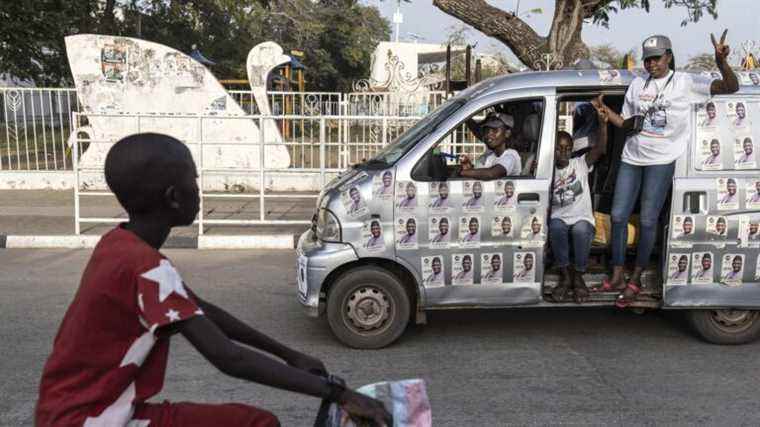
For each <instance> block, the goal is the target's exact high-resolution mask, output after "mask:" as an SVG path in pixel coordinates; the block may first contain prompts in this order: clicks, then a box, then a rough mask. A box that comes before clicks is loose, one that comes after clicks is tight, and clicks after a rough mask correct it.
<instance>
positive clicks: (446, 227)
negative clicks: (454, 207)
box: [428, 216, 454, 249]
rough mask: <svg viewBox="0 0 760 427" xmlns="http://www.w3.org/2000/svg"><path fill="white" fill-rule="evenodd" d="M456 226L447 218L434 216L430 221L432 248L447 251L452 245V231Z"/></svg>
mask: <svg viewBox="0 0 760 427" xmlns="http://www.w3.org/2000/svg"><path fill="white" fill-rule="evenodd" d="M453 228H454V224H452V223H451V221H450V220H449V218H448V217H446V216H433V217H430V219H429V220H428V239H429V240H430V247H431V248H437V249H445V248H448V247H449V243H451V230H452V229H453Z"/></svg>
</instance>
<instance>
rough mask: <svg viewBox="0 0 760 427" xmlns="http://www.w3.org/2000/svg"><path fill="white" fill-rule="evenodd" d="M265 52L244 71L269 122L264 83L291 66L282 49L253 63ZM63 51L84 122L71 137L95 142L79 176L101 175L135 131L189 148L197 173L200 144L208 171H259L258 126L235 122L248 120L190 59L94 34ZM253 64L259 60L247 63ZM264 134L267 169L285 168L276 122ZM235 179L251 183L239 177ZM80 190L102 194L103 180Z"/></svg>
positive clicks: (68, 42)
mask: <svg viewBox="0 0 760 427" xmlns="http://www.w3.org/2000/svg"><path fill="white" fill-rule="evenodd" d="M272 44H274V43H272ZM262 45H267V46H269V43H263V44H262ZM262 45H259V46H257V47H255V48H254V49H253V50H252V51H251V55H249V59H248V62H249V66H248V69H249V76H250V77H249V78H250V80H251V88H252V89H253V90H254V96H255V99H256V102H257V104H258V105H259V108H260V109H261V111H262V114H267V113H268V103H267V99H266V76H267V74H268V73H269V72H270V71H271V70H272V69H273V68H274V67H275V66H277V65H279V64H281V63H282V62H285V61H284V59H285V60H289V59H290V58H288V57H287V56H284V55H281V52H282V49H280V51H279V52H280V55H278V56H276V57H275V58H274V59H271V58H265V57H264V56H265V55H264V54H258V56H257V54H254V52H255V51H257V48H259V49H258V52H261V49H260V46H262ZM275 46H276V44H275ZM277 48H279V46H277ZM66 51H67V54H68V59H69V64H70V67H71V72H72V75H73V76H74V82H75V84H76V89H77V95H78V97H79V100H80V105H81V106H82V114H83V115H84V116H86V120H87V126H84V127H80V128H77V129H75V130H74V132H73V133H72V138H73V137H76V135H77V134H79V133H82V132H84V133H86V134H88V137H89V138H90V139H92V140H93V143H91V144H90V146H89V147H88V148H87V150H86V151H85V152H84V154H83V155H82V156H81V158H80V166H81V167H82V168H87V169H90V168H92V169H96V170H98V169H102V167H103V162H104V160H105V156H106V154H107V152H108V149H109V148H110V146H111V145H112V144H113V143H114V142H116V141H117V140H119V139H120V138H122V137H124V136H127V135H130V134H133V133H136V132H138V131H139V132H160V133H165V134H168V135H171V136H173V137H175V138H178V139H180V140H182V141H184V142H186V143H187V144H188V146H189V148H190V150H191V151H192V152H193V156H194V157H195V161H196V163H197V164H198V165H199V166H200V165H201V163H200V158H199V156H198V154H199V153H198V145H197V143H198V142H199V141H200V139H201V138H203V159H202V166H203V168H205V169H235V168H246V169H257V168H258V167H259V164H260V163H259V162H260V159H259V155H260V150H261V147H260V146H258V144H259V143H260V139H261V134H260V130H259V128H258V126H257V124H256V122H255V121H254V120H251V119H247V118H234V116H238V117H241V116H245V115H246V113H245V112H244V111H243V110H242V109H241V108H240V106H239V105H238V104H237V103H236V102H235V100H234V99H232V97H231V96H230V95H229V94H228V93H227V91H226V90H225V89H224V87H222V85H221V84H220V83H219V82H218V81H217V79H216V78H215V77H214V76H213V75H212V74H211V72H210V71H209V70H208V69H206V67H204V66H203V65H201V64H200V63H198V62H197V61H195V60H194V59H192V58H191V57H190V56H188V55H185V54H184V53H182V52H179V51H177V50H175V49H172V48H170V47H167V46H164V45H161V44H158V43H152V42H148V41H144V40H140V39H133V38H127V37H115V36H102V35H92V34H85V35H76V36H69V37H66ZM251 56H253V57H254V58H257V59H254V60H253V61H252V59H251ZM257 61H258V62H257ZM252 63H253V64H255V66H256V67H258V68H256V71H257V73H256V76H255V77H254V76H252V75H251V74H250V73H251V70H252V67H251V64H252ZM134 115H139V117H135V116H134ZM201 116H212V117H205V118H203V119H200V117H201ZM268 122H272V123H268ZM80 124H81V123H80ZM264 131H265V132H264V137H265V139H266V143H267V145H266V147H265V153H264V156H265V158H264V161H265V163H266V167H267V168H268V169H272V168H287V167H288V166H289V165H290V155H289V153H288V151H287V148H286V147H285V146H284V145H278V144H281V143H282V137H281V135H280V133H279V131H278V130H277V127H276V126H275V125H274V123H273V121H271V120H267V121H265V126H264ZM243 143H245V145H242V144H243ZM251 143H253V144H256V145H252V144H251ZM238 144H241V145H238ZM268 144H275V145H268ZM235 179H238V180H240V182H241V183H243V182H248V181H250V180H248V179H245V177H242V176H241V177H239V178H235ZM88 181H91V182H88ZM98 181H100V182H98ZM82 183H83V184H85V185H88V184H89V185H91V186H93V187H100V186H101V185H102V173H99V174H92V176H89V177H85V178H83V181H82ZM99 183H100V184H101V185H98V184H99Z"/></svg>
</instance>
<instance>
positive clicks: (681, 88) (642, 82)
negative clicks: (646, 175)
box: [622, 71, 713, 166]
mask: <svg viewBox="0 0 760 427" xmlns="http://www.w3.org/2000/svg"><path fill="white" fill-rule="evenodd" d="M671 75H672V76H673V79H672V80H671V81H670V83H669V84H667V82H668V79H670V77H671ZM712 80H713V79H712V78H709V77H705V76H701V75H693V74H688V73H682V72H675V74H674V73H673V72H672V71H671V72H669V73H668V74H667V75H666V76H665V77H663V78H660V79H651V80H650V81H649V84H648V85H647V83H646V82H647V80H646V79H644V78H641V77H636V78H635V79H634V80H633V82H631V85H630V86H629V87H628V91H627V92H626V94H625V102H624V103H623V111H622V116H623V119H627V118H629V117H631V116H634V115H643V116H644V126H643V128H642V130H641V132H640V133H639V134H638V135H634V136H631V137H630V138H628V139H627V140H626V143H625V147H624V148H623V156H622V160H623V161H624V162H626V163H628V164H631V165H635V166H647V165H665V164H669V163H672V162H673V161H675V160H676V159H677V158H678V157H680V156H681V155H682V154H683V153H684V152H685V151H686V146H687V144H688V143H689V141H690V140H691V127H690V126H689V123H690V117H691V116H690V114H691V105H692V104H693V103H704V102H706V101H707V100H708V99H709V98H710V85H711V83H712ZM666 84H667V87H666ZM658 94H659V96H658Z"/></svg>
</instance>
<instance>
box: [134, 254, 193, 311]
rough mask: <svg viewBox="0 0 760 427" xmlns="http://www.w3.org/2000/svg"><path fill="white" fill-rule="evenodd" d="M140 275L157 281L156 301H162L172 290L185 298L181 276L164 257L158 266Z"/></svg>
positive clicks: (185, 292)
mask: <svg viewBox="0 0 760 427" xmlns="http://www.w3.org/2000/svg"><path fill="white" fill-rule="evenodd" d="M141 276H142V277H144V278H146V279H148V280H150V281H153V282H156V283H158V302H164V300H166V298H168V297H169V295H171V293H172V292H175V293H177V294H179V295H182V296H183V297H185V298H187V291H186V290H185V286H184V285H183V284H182V277H180V275H179V273H177V270H175V269H174V267H173V266H172V264H171V263H170V262H169V261H167V260H165V259H162V260H161V262H160V263H159V264H158V267H156V268H154V269H152V270H149V271H146V272H145V273H143V274H141Z"/></svg>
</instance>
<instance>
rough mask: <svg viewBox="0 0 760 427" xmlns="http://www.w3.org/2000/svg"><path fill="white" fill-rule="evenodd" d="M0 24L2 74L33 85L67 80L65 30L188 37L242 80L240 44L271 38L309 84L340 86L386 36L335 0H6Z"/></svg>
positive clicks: (219, 70) (373, 18)
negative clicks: (296, 58)
mask: <svg viewBox="0 0 760 427" xmlns="http://www.w3.org/2000/svg"><path fill="white" fill-rule="evenodd" d="M0 22H2V25H0V74H7V75H10V76H15V77H18V78H21V79H28V80H32V81H34V82H35V83H36V84H37V85H39V86H42V85H60V84H71V76H70V74H69V69H68V61H67V59H66V54H65V45H64V37H65V36H67V35H71V34H82V33H99V34H113V35H122V36H128V37H137V38H141V39H145V40H149V41H154V42H158V43H161V44H165V45H167V46H170V47H173V48H175V49H178V50H180V51H183V52H190V51H191V49H192V45H194V44H195V45H197V46H198V49H199V50H201V51H202V52H203V54H204V55H205V56H206V57H208V58H209V59H211V60H213V61H215V62H216V63H217V65H216V66H212V67H211V69H212V71H213V72H214V74H216V75H217V76H218V77H219V78H245V76H246V72H245V61H246V56H247V54H248V51H249V50H250V49H251V48H252V47H253V46H254V45H256V44H258V43H260V42H263V41H267V40H273V41H276V42H278V43H279V44H280V45H282V46H283V48H284V49H285V51H286V52H289V51H290V50H291V49H298V50H301V51H303V52H304V53H305V55H304V57H303V58H300V60H301V61H302V62H303V63H304V65H306V67H307V70H306V79H307V87H308V88H309V89H310V90H336V89H345V88H347V87H349V86H350V83H351V82H352V81H353V80H356V79H359V78H364V77H366V76H367V75H368V74H369V64H370V55H371V53H372V50H373V49H374V47H375V45H376V44H377V42H378V41H380V40H383V39H387V37H388V35H389V34H390V29H389V25H388V22H387V21H386V20H385V19H383V18H382V16H380V14H379V12H378V10H377V9H376V8H374V7H368V6H363V5H360V4H358V2H355V1H339V0H323V1H321V2H313V1H311V0H281V1H277V2H274V1H266V0H108V1H105V2H104V1H99V0H68V1H63V2H62V1H60V0H14V1H0Z"/></svg>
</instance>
